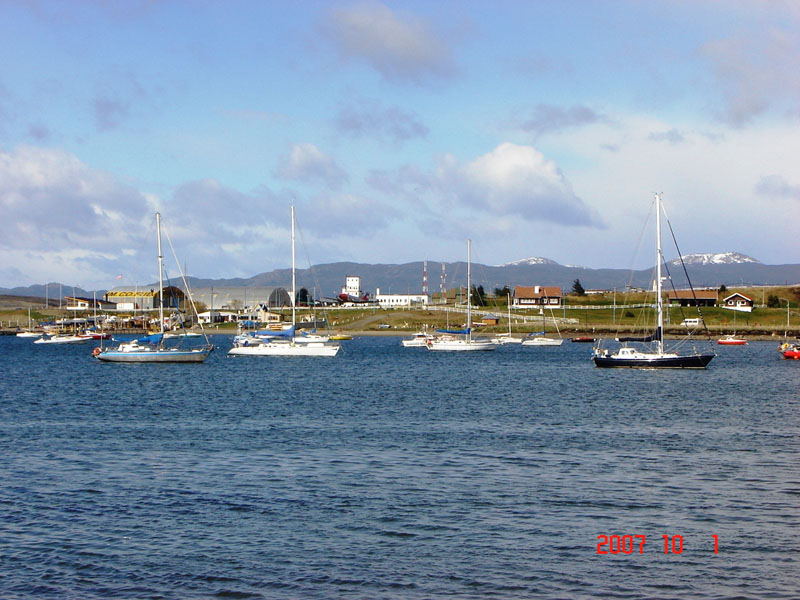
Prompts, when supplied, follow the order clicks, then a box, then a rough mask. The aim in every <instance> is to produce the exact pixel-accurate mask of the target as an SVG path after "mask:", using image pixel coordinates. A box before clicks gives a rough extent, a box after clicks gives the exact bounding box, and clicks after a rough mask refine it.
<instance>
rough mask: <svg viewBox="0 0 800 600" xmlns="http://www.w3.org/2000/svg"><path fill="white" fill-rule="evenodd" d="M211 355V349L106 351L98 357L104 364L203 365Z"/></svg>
mask: <svg viewBox="0 0 800 600" xmlns="http://www.w3.org/2000/svg"><path fill="white" fill-rule="evenodd" d="M210 353H211V350H210V349H207V348H206V349H197V350H139V351H135V352H120V351H119V350H105V351H103V352H100V353H99V354H97V355H96V358H97V359H98V360H101V361H103V362H118V363H201V362H203V361H204V360H205V359H206V358H208V355H209V354H210Z"/></svg>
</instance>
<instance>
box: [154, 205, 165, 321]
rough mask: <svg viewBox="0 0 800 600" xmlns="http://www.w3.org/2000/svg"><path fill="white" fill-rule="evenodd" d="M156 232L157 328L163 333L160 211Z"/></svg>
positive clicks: (162, 260) (162, 267)
mask: <svg viewBox="0 0 800 600" xmlns="http://www.w3.org/2000/svg"><path fill="white" fill-rule="evenodd" d="M156 230H157V232H158V330H159V331H160V332H161V333H164V257H163V256H162V255H161V213H158V212H157V213H156Z"/></svg>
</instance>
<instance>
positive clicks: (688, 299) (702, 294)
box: [667, 290, 717, 306]
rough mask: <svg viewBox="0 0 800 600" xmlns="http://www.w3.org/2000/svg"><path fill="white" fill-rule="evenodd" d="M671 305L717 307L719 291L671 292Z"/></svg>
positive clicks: (669, 295)
mask: <svg viewBox="0 0 800 600" xmlns="http://www.w3.org/2000/svg"><path fill="white" fill-rule="evenodd" d="M667 299H668V301H669V303H670V304H673V305H674V304H678V305H680V306H716V304H717V290H694V291H692V290H671V291H670V292H668V293H667Z"/></svg>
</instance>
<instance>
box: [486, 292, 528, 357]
mask: <svg viewBox="0 0 800 600" xmlns="http://www.w3.org/2000/svg"><path fill="white" fill-rule="evenodd" d="M492 341H493V342H494V343H495V344H500V345H501V346H503V345H505V344H520V343H522V338H517V337H513V336H512V335H511V294H509V295H508V333H498V334H497V335H496V336H494V337H493V338H492Z"/></svg>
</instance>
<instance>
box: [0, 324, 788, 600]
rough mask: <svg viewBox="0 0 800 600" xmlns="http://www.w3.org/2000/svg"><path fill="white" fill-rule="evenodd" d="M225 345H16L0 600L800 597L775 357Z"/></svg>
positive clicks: (7, 345) (725, 351)
mask: <svg viewBox="0 0 800 600" xmlns="http://www.w3.org/2000/svg"><path fill="white" fill-rule="evenodd" d="M215 343H217V344H219V345H220V347H221V351H219V352H215V353H214V354H212V355H211V357H210V358H209V360H208V361H207V362H206V363H205V364H203V365H119V364H103V363H99V362H98V361H96V360H93V359H91V358H90V352H91V346H86V345H82V346H62V347H50V346H44V347H42V346H35V345H33V344H32V343H31V341H30V340H25V339H17V338H10V337H5V338H0V368H1V369H2V381H0V399H1V403H0V465H2V466H0V597H2V598H4V599H16V598H31V597H39V598H59V599H62V598H76V599H77V598H80V599H92V598H137V599H138V598H169V599H173V598H174V599H191V598H364V599H367V598H369V599H372V598H411V599H422V598H442V597H453V598H588V597H602V598H689V597H691V598H745V599H746V598H797V597H798V596H800V575H798V573H800V568H798V556H799V554H798V550H800V542H798V532H799V531H800V529H798V525H800V510H798V509H800V469H798V458H800V447H799V446H800V444H799V443H798V440H800V437H798V433H800V403H799V402H798V389H799V387H798V384H800V363H797V362H796V361H784V360H781V359H780V357H779V355H778V353H777V351H776V347H777V343H772V342H769V343H751V344H750V345H749V346H746V347H730V348H723V347H720V348H717V350H718V352H719V353H720V355H719V356H718V357H717V358H716V359H714V361H713V362H712V363H711V367H710V369H709V370H708V371H700V372H689V371H686V372H683V371H628V370H613V369H612V370H609V369H597V368H595V367H593V366H592V363H591V361H590V350H591V349H590V347H589V346H588V345H586V344H570V343H566V344H564V345H563V346H562V347H560V348H522V347H510V346H506V347H502V348H500V349H498V350H497V351H496V352H494V353H475V354H470V355H464V354H449V353H432V352H428V351H427V350H425V349H424V348H402V347H400V342H399V339H398V338H363V339H355V340H352V341H348V342H344V343H343V344H344V348H343V353H341V354H340V356H338V357H336V358H335V359H314V358H312V359H280V358H272V359H271V358H250V357H240V358H229V357H226V356H225V350H227V348H228V347H229V345H230V338H229V337H224V336H218V337H217V338H216V339H215ZM665 534H666V535H668V536H670V537H669V541H670V548H672V546H671V544H672V543H673V542H674V543H676V544H678V543H679V541H680V540H678V539H677V538H675V539H673V536H681V538H682V552H681V553H680V554H676V553H672V552H671V553H669V554H665V553H664V539H663V538H662V535H665ZM599 535H607V536H612V535H616V536H624V535H631V536H633V535H644V536H646V538H645V540H646V541H645V543H644V546H643V548H642V553H640V552H639V543H640V538H626V539H625V540H624V541H625V543H628V542H631V540H634V541H635V547H634V546H633V543H632V542H631V543H630V544H629V545H628V546H626V547H625V549H626V550H630V549H633V550H634V551H633V552H631V553H629V554H626V553H622V552H620V553H617V554H598V536H599ZM714 535H716V536H717V541H718V551H717V553H715V552H714V537H713V536H714ZM609 541H611V540H609ZM614 541H616V542H617V546H615V547H614V548H615V549H617V548H618V543H619V542H621V541H623V540H622V538H617V539H616V540H614ZM603 548H604V549H609V546H608V545H607V546H604V547H603ZM677 549H681V546H680V545H678V546H677Z"/></svg>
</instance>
